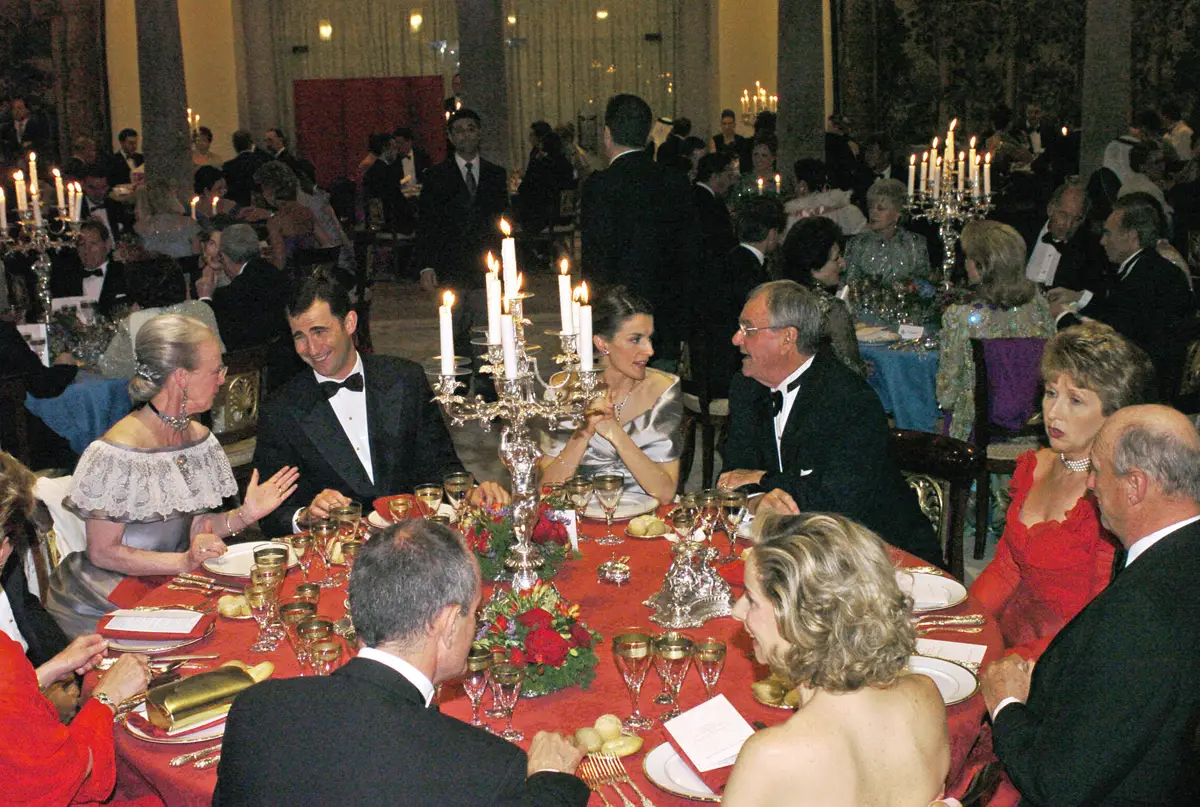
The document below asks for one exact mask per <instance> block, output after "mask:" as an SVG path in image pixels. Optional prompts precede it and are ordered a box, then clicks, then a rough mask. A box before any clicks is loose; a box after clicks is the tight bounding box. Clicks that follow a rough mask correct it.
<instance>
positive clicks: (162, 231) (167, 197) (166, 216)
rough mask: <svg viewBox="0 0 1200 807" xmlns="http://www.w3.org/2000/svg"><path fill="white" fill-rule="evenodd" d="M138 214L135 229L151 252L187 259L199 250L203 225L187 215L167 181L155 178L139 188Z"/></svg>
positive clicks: (135, 210) (136, 208)
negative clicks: (198, 238)
mask: <svg viewBox="0 0 1200 807" xmlns="http://www.w3.org/2000/svg"><path fill="white" fill-rule="evenodd" d="M134 214H135V215H136V218H137V223H136V224H134V225H133V229H134V231H135V232H136V233H137V234H138V236H140V237H141V239H142V246H143V247H145V248H146V250H147V251H149V252H158V253H161V254H163V255H167V256H169V257H172V258H186V257H187V256H188V255H191V254H193V253H195V252H197V251H199V249H200V242H199V241H198V240H197V236H198V235H199V234H200V225H199V224H197V223H196V221H195V220H194V219H192V217H191V216H189V215H188V214H187V211H186V210H185V209H184V207H183V203H182V202H180V201H179V196H178V195H177V194H176V192H175V189H174V188H173V187H172V186H171V184H170V183H168V182H167V181H166V180H162V179H152V180H150V181H149V182H148V183H146V184H145V185H142V186H141V187H139V188H138V189H137V202H136V203H135V204H134Z"/></svg>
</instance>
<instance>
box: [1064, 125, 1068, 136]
mask: <svg viewBox="0 0 1200 807" xmlns="http://www.w3.org/2000/svg"><path fill="white" fill-rule="evenodd" d="M1066 136H1067V127H1066V126H1064V127H1063V137H1066Z"/></svg>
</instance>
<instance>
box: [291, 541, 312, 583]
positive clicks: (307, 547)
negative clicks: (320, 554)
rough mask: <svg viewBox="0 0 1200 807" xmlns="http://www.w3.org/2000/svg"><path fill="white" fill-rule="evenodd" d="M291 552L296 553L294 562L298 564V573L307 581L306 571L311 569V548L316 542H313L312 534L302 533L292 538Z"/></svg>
mask: <svg viewBox="0 0 1200 807" xmlns="http://www.w3.org/2000/svg"><path fill="white" fill-rule="evenodd" d="M291 543H292V552H294V553H296V560H297V561H299V562H300V571H301V573H302V574H303V576H304V580H305V581H307V580H308V570H309V569H311V568H312V562H313V547H314V546H315V544H316V542H315V541H314V540H313V537H312V534H311V533H307V532H302V533H299V534H297V535H293V536H292V541H291Z"/></svg>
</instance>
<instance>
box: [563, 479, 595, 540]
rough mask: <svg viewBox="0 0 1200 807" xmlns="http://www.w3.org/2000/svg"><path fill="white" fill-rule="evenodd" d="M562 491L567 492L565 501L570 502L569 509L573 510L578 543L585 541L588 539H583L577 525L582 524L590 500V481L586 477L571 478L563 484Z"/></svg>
mask: <svg viewBox="0 0 1200 807" xmlns="http://www.w3.org/2000/svg"><path fill="white" fill-rule="evenodd" d="M563 490H565V491H566V492H567V499H568V500H569V501H570V502H571V507H573V508H575V524H576V525H577V528H576V532H578V533H579V540H580V542H583V541H586V540H588V539H587V538H585V537H584V535H583V531H582V530H579V529H578V525H579V524H582V523H583V512H584V511H585V510H587V505H588V501H589V500H590V499H591V498H592V480H590V479H588V478H587V477H586V476H573V477H571V478H570V479H568V480H567V481H566V482H565V483H564V484H563Z"/></svg>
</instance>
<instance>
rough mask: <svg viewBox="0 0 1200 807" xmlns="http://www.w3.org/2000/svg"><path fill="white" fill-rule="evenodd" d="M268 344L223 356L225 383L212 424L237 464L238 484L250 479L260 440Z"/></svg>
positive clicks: (233, 464)
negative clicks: (259, 432) (259, 414)
mask: <svg viewBox="0 0 1200 807" xmlns="http://www.w3.org/2000/svg"><path fill="white" fill-rule="evenodd" d="M267 350H268V347H267V346H266V345H260V346H257V347H251V348H245V349H244V350H233V351H230V352H229V353H226V354H225V356H224V357H223V359H222V360H223V361H224V363H225V366H226V367H227V368H228V370H227V371H226V374H225V383H224V384H222V385H221V388H220V389H219V390H218V391H217V394H216V397H214V398H213V403H212V409H211V410H210V418H211V424H212V425H211V428H212V431H213V434H215V435H216V436H217V441H218V442H220V444H221V447H222V448H224V449H225V455H226V457H227V458H228V459H229V464H230V466H231V467H232V468H233V475H234V478H235V479H237V481H238V488H239V489H243V488H244V487H245V483H246V482H247V481H249V479H250V473H251V471H252V467H251V461H252V460H253V459H254V448H255V446H256V445H257V442H258V438H257V435H258V411H259V405H260V404H261V403H262V399H263V391H264V390H265V389H266V380H265V378H264V375H265V367H266V363H267Z"/></svg>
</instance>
